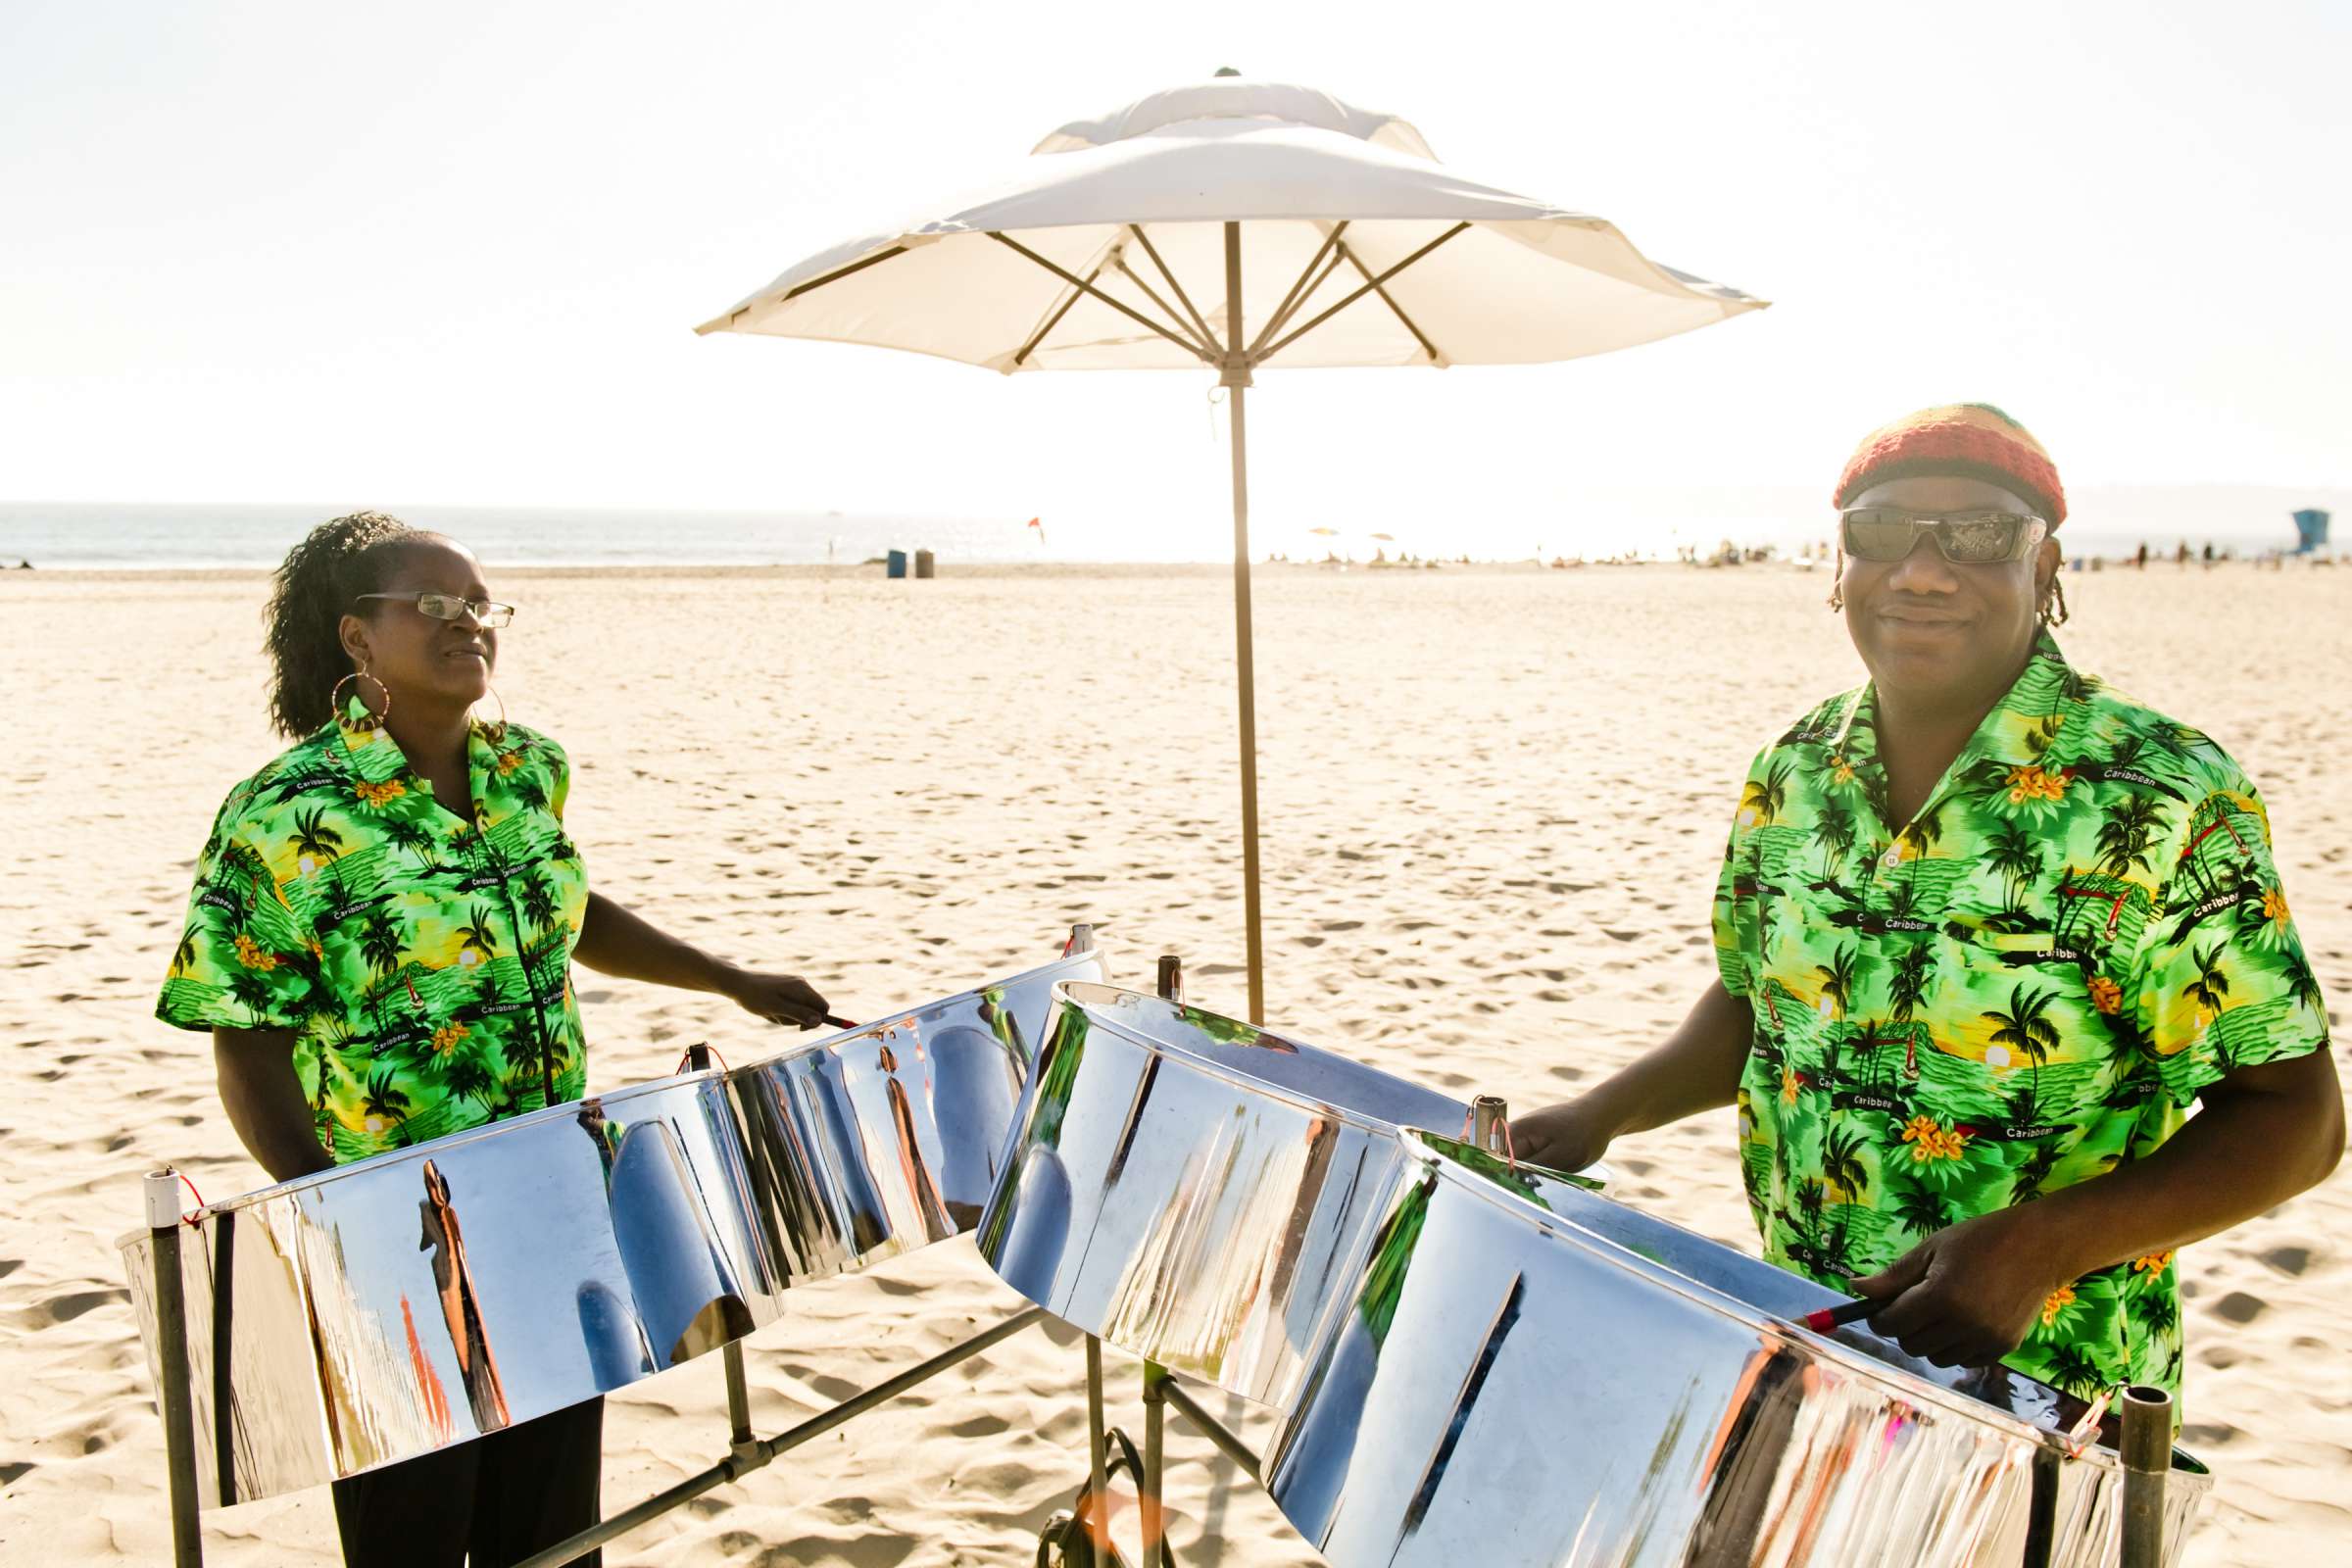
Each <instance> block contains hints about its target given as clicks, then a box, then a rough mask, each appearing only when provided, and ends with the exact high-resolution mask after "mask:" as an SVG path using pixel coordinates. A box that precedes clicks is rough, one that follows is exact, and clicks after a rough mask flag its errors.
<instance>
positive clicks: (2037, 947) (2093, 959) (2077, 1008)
mask: <svg viewBox="0 0 2352 1568" xmlns="http://www.w3.org/2000/svg"><path fill="white" fill-rule="evenodd" d="M1952 947H1953V948H1954V950H1955V957H1956V961H1957V963H1958V965H1959V969H1960V972H1961V973H1963V974H1964V975H1965V976H1966V982H1967V983H1966V993H1967V994H1966V998H1965V1007H1966V1013H1965V1016H1964V1017H1963V1018H1961V1019H1959V1020H1956V1021H1958V1022H1959V1023H1961V1024H1962V1026H1963V1028H1964V1029H1969V1030H1990V1031H1995V1032H1999V1031H2003V1030H2006V1032H2007V1033H2008V1034H2010V1035H2012V1036H2015V1035H2018V1034H2021V1033H2030V1035H2031V1037H2032V1038H2033V1040H2034V1045H2035V1048H2036V1052H2035V1054H2039V1055H2040V1056H2041V1057H2042V1059H2043V1060H2045V1061H2060V1062H2067V1061H2088V1060H2093V1059H2099V1058H2103V1057H2105V1056H2107V1055H2109V1054H2111V1053H2112V1050H2113V1042H2112V1040H2111V1039H2110V1038H2109V1037H2108V1035H2107V1032H2106V1031H2105V1030H2103V1029H2099V1028H2095V1027H2092V1024H2093V1020H2094V1017H2096V1016H2097V1015H2106V1016H2113V1015H2114V1014H2115V1013H2116V1012H2117V1011H2118V1010H2119V1009H2120V1008H2121V1007H2122V1005H2123V1002H2124V988H2123V985H2122V983H2121V981H2122V977H2121V976H2120V975H2118V974H2117V973H2115V972H2114V970H2113V968H2112V965H2113V964H2114V963H2116V962H2118V961H2121V960H2122V959H2123V958H2126V957H2128V956H2129V955H2126V954H2122V953H2120V952H2118V951H2117V950H2116V949H2115V947H2114V945H2113V944H2110V943H2107V942H2105V941H2102V940H2100V938H2099V935H2098V933H2097V932H2096V931H2091V932H2087V933H2086V932H2084V931H2082V930H2081V929H2079V928H2078V929H2069V930H2061V929H2058V928H2056V927H2054V926H2035V927H2034V928H2031V929H2028V930H2023V931H1993V930H1989V929H1986V928H1985V927H1982V926H1963V927H1962V928H1961V930H1960V932H1959V934H1958V936H1957V938H1956V939H1955V940H1954V941H1953V943H1952ZM2021 1019H2023V1020H2025V1021H2024V1022H2020V1021H2019V1020H2021ZM2034 1022H2040V1023H2043V1024H2046V1025H2047V1026H2048V1029H2046V1030H2045V1029H2041V1028H2034V1029H2031V1030H2029V1028H2028V1025H2029V1024H2030V1023H2034ZM2050 1031H2055V1038H2052V1037H2051V1034H2050ZM1996 1044H2000V1045H2005V1046H2007V1047H2009V1048H2011V1049H2013V1050H2022V1049H2023V1042H2022V1041H2020V1040H2016V1039H2011V1040H2007V1041H2004V1042H1997V1043H1996Z"/></svg>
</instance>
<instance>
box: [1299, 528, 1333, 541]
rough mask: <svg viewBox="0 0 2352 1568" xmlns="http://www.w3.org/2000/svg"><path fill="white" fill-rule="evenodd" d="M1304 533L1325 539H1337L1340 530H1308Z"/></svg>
mask: <svg viewBox="0 0 2352 1568" xmlns="http://www.w3.org/2000/svg"><path fill="white" fill-rule="evenodd" d="M1306 531H1307V532H1308V533H1311V534H1320V535H1321V536H1322V537H1324V538H1326V539H1337V538H1338V537H1339V536H1340V530H1339V529H1337V528H1309V529H1307V530H1306Z"/></svg>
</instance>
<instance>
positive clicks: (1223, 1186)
mask: <svg viewBox="0 0 2352 1568" xmlns="http://www.w3.org/2000/svg"><path fill="white" fill-rule="evenodd" d="M1055 994H1056V996H1057V997H1058V998H1059V999H1060V1005H1059V1006H1058V1007H1057V1008H1056V1010H1055V1013H1054V1023H1053V1026H1052V1028H1051V1030H1050V1032H1049V1033H1048V1035H1047V1038H1046V1044H1045V1049H1044V1051H1043V1053H1042V1054H1041V1055H1040V1056H1039V1058H1038V1064H1037V1068H1036V1070H1035V1071H1033V1072H1032V1073H1031V1074H1030V1079H1029V1085H1028V1088H1027V1089H1026V1091H1025V1092H1024V1093H1023V1095H1022V1099H1021V1106H1020V1111H1019V1114H1018V1115H1017V1116H1016V1117H1015V1121H1014V1129H1013V1134H1012V1140H1011V1144H1010V1147H1009V1148H1008V1150H1007V1151H1006V1154H1005V1169H1004V1172H1003V1174H1002V1176H1001V1178H1000V1180H999V1183H998V1187H997V1193H996V1197H995V1199H994V1200H993V1201H991V1203H990V1205H989V1211H988V1213H987V1215H986V1216H985V1217H984V1218H983V1219H982V1220H981V1222H980V1231H979V1236H978V1242H979V1247H980V1252H981V1255H982V1256H983V1257H986V1258H987V1259H988V1261H989V1263H990V1264H991V1266H993V1267H994V1268H995V1269H996V1271H997V1273H998V1274H999V1275H1000V1276H1001V1277H1002V1278H1003V1279H1004V1281H1005V1283H1006V1284H1007V1285H1010V1286H1011V1287H1012V1288H1013V1289H1014V1290H1016V1291H1019V1292H1020V1293H1021V1294H1022V1295H1024V1296H1026V1297H1028V1298H1029V1299H1031V1300H1033V1301H1035V1302H1037V1303H1038V1304H1039V1305H1041V1306H1043V1307H1045V1308H1046V1309H1047V1310H1048V1311H1050V1312H1053V1313H1054V1314H1055V1315H1056V1316H1058V1317H1060V1318H1062V1319H1064V1320H1065V1321H1067V1322H1070V1323H1074V1324H1076V1325H1077V1326H1079V1327H1080V1328H1083V1329H1085V1330H1087V1331H1088V1332H1089V1333H1092V1334H1096V1335H1099V1336H1101V1337H1102V1338H1103V1339H1104V1340H1106V1341H1108V1342H1109V1343H1110V1344H1112V1345H1115V1346H1117V1347H1119V1348H1122V1349H1126V1350H1131V1351H1133V1352H1135V1353H1136V1354H1138V1355H1143V1356H1148V1357H1150V1358H1151V1359H1152V1360H1154V1361H1157V1362H1160V1363H1161V1364H1162V1365H1165V1366H1170V1367H1174V1368H1175V1369H1177V1370H1179V1371H1181V1372H1185V1373H1188V1374H1190V1375H1192V1376H1194V1377H1197V1378H1201V1379H1202V1380H1204V1381H1206V1382H1209V1383H1212V1384H1215V1385H1216V1386H1217V1387H1218V1388H1221V1389H1224V1390H1227V1391H1228V1392H1230V1393H1234V1394H1238V1395H1241V1396H1243V1397H1247V1398H1250V1399H1255V1400H1258V1401H1260V1402H1263V1403H1269V1404H1280V1403H1282V1402H1283V1401H1284V1400H1285V1398H1286V1397H1288V1395H1289V1393H1290V1391H1291V1390H1292V1389H1293V1387H1294V1386H1295V1385H1296V1382H1297V1380H1298V1377H1299V1373H1300V1371H1301V1369H1302V1367H1303V1364H1304V1362H1305V1360H1306V1359H1307V1357H1309V1356H1310V1355H1311V1354H1312V1351H1313V1348H1314V1346H1313V1339H1312V1336H1313V1333H1314V1331H1315V1327H1316V1324H1317V1321H1318V1320H1319V1319H1320V1318H1322V1317H1323V1316H1324V1315H1325V1306H1326V1303H1327V1302H1328V1301H1329V1300H1330V1299H1331V1298H1332V1296H1333V1294H1334V1293H1335V1292H1336V1291H1338V1290H1340V1289H1342V1288H1343V1287H1346V1286H1348V1285H1351V1284H1352V1283H1353V1281H1352V1279H1351V1278H1349V1277H1348V1276H1347V1275H1345V1274H1344V1272H1343V1271H1344V1270H1345V1269H1347V1268H1348V1267H1350V1266H1352V1265H1353V1263H1354V1260H1355V1253H1356V1251H1357V1250H1358V1249H1357V1247H1356V1245H1355V1244H1356V1242H1357V1240H1358V1236H1359V1233H1360V1232H1361V1231H1362V1229H1363V1228H1364V1226H1365V1225H1366V1224H1368V1223H1369V1222H1370V1221H1371V1220H1373V1219H1376V1218H1377V1217H1378V1205H1379V1204H1380V1202H1382V1201H1385V1199H1386V1197H1387V1196H1388V1194H1389V1192H1390V1190H1391V1189H1392V1188H1393V1186H1394V1185H1395V1183H1396V1181H1397V1168H1398V1165H1399V1162H1400V1160H1401V1159H1402V1157H1403V1156H1402V1151H1401V1148H1400V1146H1399V1144H1398V1142H1397V1138H1396V1136H1395V1133H1394V1128H1395V1126H1396V1125H1397V1123H1413V1124H1418V1125H1422V1126H1442V1127H1447V1128H1458V1127H1460V1125H1461V1123H1462V1120H1463V1118H1464V1116H1465V1114H1466V1107H1465V1106H1464V1105H1463V1103H1461V1102H1460V1101H1457V1100H1453V1099H1450V1098H1448V1097H1446V1096H1445V1095H1442V1094H1439V1093H1437V1092H1436V1091H1434V1090H1431V1089H1425V1088H1423V1087H1421V1086H1420V1085H1418V1084H1413V1083H1409V1082H1407V1081H1405V1080H1404V1079H1401V1078H1397V1077H1393V1076H1391V1075H1390V1074H1388V1073H1384V1072H1379V1071H1376V1070H1375V1069H1373V1068H1370V1067H1365V1066H1362V1065H1360V1064H1358V1063H1356V1062H1353V1061H1350V1060H1348V1058H1346V1057H1344V1056H1338V1055H1334V1054H1330V1053H1328V1052H1323V1051H1318V1050H1316V1049H1315V1048H1313V1047H1312V1046H1305V1045H1300V1044H1299V1043H1298V1042H1296V1041H1292V1040H1286V1039H1284V1038H1282V1037H1281V1036H1279V1035H1274V1034H1268V1033H1265V1032H1263V1031H1261V1030H1257V1029H1253V1028H1251V1027H1250V1026H1249V1025H1247V1024H1243V1023H1237V1022H1235V1021H1233V1020H1231V1019H1228V1018H1220V1017H1218V1016H1216V1015H1215V1014H1213V1013H1207V1012H1202V1011H1201V1010H1199V1009H1197V1008H1192V1007H1185V1006H1182V1005H1178V1004H1175V1003H1170V1002H1165V1001H1162V1000H1160V999H1159V998H1156V997H1150V996H1144V995H1141V994H1139V993H1136V992H1132V991H1120V990H1115V989H1113V988H1111V987H1108V986H1103V985H1090V984H1084V983H1080V982H1075V981H1073V982H1069V983H1066V984H1063V985H1061V986H1058V987H1056V988H1055Z"/></svg>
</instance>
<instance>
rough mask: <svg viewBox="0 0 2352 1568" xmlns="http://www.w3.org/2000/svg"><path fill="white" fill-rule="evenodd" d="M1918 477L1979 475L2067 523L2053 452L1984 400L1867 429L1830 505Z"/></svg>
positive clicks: (2046, 515) (2052, 518)
mask: <svg viewBox="0 0 2352 1568" xmlns="http://www.w3.org/2000/svg"><path fill="white" fill-rule="evenodd" d="M1922 474H1937V475H1945V474H1949V475H1957V476H1959V477H1962V478H1968V479H1984V480H1986V481H1988V482H1989V483H1992V484H1997V485H1999V486H2001V487H2002V488H2003V489H2005V490H2014V491H2015V492H2017V494H2018V495H2020V496H2022V497H2024V498H2025V499H2026V500H2027V501H2028V502H2030V503H2032V504H2033V506H2034V510H2035V511H2036V512H2038V513H2039V514H2040V515H2041V517H2042V519H2043V520H2044V521H2045V522H2047V523H2048V524H2049V525H2050V526H2051V527H2052V528H2055V527H2057V526H2058V525H2059V524H2060V523H2062V522H2064V521H2065V520H2066V491H2065V489H2064V487H2062V486H2061V485H2060V484H2059V483H2058V468H2057V466H2056V465H2054V464H2052V463H2051V462H2050V455H2049V454H2048V453H2047V452H2044V451H2043V450H2042V449H2041V443H2040V442H2038V441H2036V440H2034V436H2033V433H2032V432H2031V431H2029V430H2027V428H2026V427H2025V426H2024V425H2022V424H2020V423H2018V422H2017V421H2016V420H2015V419H2012V418H2011V417H2009V416H2008V415H2006V414H2003V413H2002V412H2001V411H2000V410H1998V409H1996V408H1994V407H1993V406H1992V405H1991V404H1989V403H1946V404H1944V405H1942V406H1941V407H1939V408H1933V409H1922V410H1920V411H1919V412H1918V413H1917V414H1913V415H1909V416H1906V417H1903V418H1900V419H1897V420H1895V421H1894V422H1893V423H1892V424H1887V425H1881V426H1880V427H1879V428H1878V429H1876V430H1873V431H1871V433H1870V434H1868V435H1866V436H1864V437H1863V438H1862V444H1861V445H1860V446H1858V447H1856V448H1854V455H1853V456H1852V457H1850V458H1848V459H1846V461H1845V471H1844V472H1843V473H1841V474H1839V475H1838V493H1837V495H1836V496H1835V497H1834V498H1833V499H1832V502H1831V505H1833V506H1836V507H1839V508H1843V507H1844V506H1846V505H1847V504H1848V503H1849V502H1851V501H1852V500H1853V498H1854V497H1856V496H1858V495H1860V494H1861V493H1862V492H1863V491H1865V490H1867V489H1869V488H1870V487H1871V486H1872V485H1874V484H1881V483H1884V482H1885V481H1887V480H1888V479H1906V478H1911V477H1914V476H1917V475H1922Z"/></svg>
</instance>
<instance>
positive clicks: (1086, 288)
mask: <svg viewBox="0 0 2352 1568" xmlns="http://www.w3.org/2000/svg"><path fill="white" fill-rule="evenodd" d="M1463 226H1465V227H1467V226H1468V225H1467V224H1465V225H1463ZM988 237H989V238H990V239H993V240H995V241H996V242H997V243H998V244H1000V245H1002V246H1004V247H1005V248H1006V249H1007V250H1010V251H1013V252H1015V253H1017V254H1019V255H1022V256H1026V257H1027V258H1029V260H1031V261H1033V262H1035V263H1036V264H1037V265H1038V266H1040V267H1042V268H1044V269H1045V270H1047V271H1049V272H1052V273H1053V274H1054V276H1055V277H1058V278H1060V279H1061V280H1062V281H1063V282H1064V283H1067V284H1069V285H1070V286H1071V287H1072V288H1074V289H1076V290H1078V292H1079V293H1081V294H1090V295H1092V296H1094V297H1095V298H1096V299H1099V300H1101V301H1102V302H1103V304H1105V305H1107V306H1109V307H1110V308H1111V309H1112V310H1114V311H1116V312H1118V313H1119V314H1120V315H1121V316H1124V317H1126V318H1127V319H1129V320H1132V321H1134V322H1135V323H1136V324H1138V325H1139V326H1148V327H1150V328H1151V329H1152V331H1154V332H1157V333H1158V334H1159V335H1160V336H1161V337H1164V338H1166V339H1167V340H1168V341H1169V342H1171V343H1173V344H1175V345H1176V346H1177V347H1178V348H1180V349H1182V350H1184V352H1185V353H1187V354H1190V355H1192V356H1193V357H1194V358H1195V359H1198V360H1202V361H1205V362H1207V363H1208V364H1210V365H1214V364H1216V359H1215V357H1214V356H1213V355H1208V354H1203V353H1201V345H1200V344H1198V343H1191V342H1187V341H1186V340H1185V339H1183V338H1181V337H1178V336H1177V335H1176V334H1175V333H1173V332H1171V331H1169V330H1168V329H1167V328H1166V327H1164V326H1162V325H1160V324H1159V323H1158V322H1157V321H1154V320H1153V319H1152V318H1150V317H1149V316H1146V315H1145V314H1144V313H1143V312H1141V311H1139V310H1137V309H1136V308H1135V307H1134V306H1132V305H1128V304H1125V303H1123V302H1121V301H1119V300H1114V299H1112V298H1111V297H1110V296H1109V295H1107V294H1105V293H1103V291H1102V290H1101V289H1099V288H1097V287H1095V285H1094V284H1092V283H1090V282H1088V281H1087V280H1086V279H1085V278H1083V277H1080V276H1079V275H1078V274H1077V273H1075V272H1073V271H1071V270H1068V269H1067V268H1064V267H1057V266H1055V265H1054V263H1052V262H1049V261H1047V260H1046V259H1045V258H1044V257H1043V256H1040V255H1038V254H1037V252H1035V251H1033V250H1031V249H1030V248H1029V247H1028V246H1026V245H1024V244H1022V243H1021V242H1020V241H1019V240H1017V239H1014V238H1012V237H1011V236H1009V235H1006V234H1004V233H1001V232H999V231H998V230H996V229H993V228H992V229H990V230H988Z"/></svg>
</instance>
